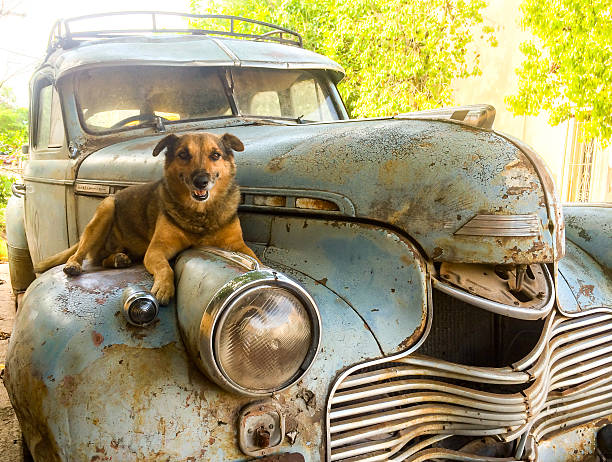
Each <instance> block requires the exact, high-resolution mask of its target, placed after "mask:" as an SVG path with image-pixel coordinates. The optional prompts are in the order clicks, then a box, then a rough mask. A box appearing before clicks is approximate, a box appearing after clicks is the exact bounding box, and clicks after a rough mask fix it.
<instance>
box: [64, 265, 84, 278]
mask: <svg viewBox="0 0 612 462" xmlns="http://www.w3.org/2000/svg"><path fill="white" fill-rule="evenodd" d="M82 272H83V267H82V266H81V265H80V264H79V263H76V262H69V263H66V266H64V273H66V274H67V275H68V276H78V275H79V274H81V273H82Z"/></svg>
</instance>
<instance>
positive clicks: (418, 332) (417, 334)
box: [397, 309, 427, 352]
mask: <svg viewBox="0 0 612 462" xmlns="http://www.w3.org/2000/svg"><path fill="white" fill-rule="evenodd" d="M426 326H427V309H425V310H423V311H422V312H421V323H420V324H419V326H418V327H417V328H416V329H415V330H414V332H412V334H410V336H408V337H406V338H405V339H404V340H402V342H401V343H400V344H399V345H398V346H397V351H398V352H399V351H405V350H407V349H408V348H410V347H411V346H412V345H414V344H415V343H416V342H418V341H419V339H420V338H421V336H422V335H423V332H425V327H426Z"/></svg>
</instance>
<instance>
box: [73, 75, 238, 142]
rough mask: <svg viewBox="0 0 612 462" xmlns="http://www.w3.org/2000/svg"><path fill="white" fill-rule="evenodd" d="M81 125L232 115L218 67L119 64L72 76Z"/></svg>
mask: <svg viewBox="0 0 612 462" xmlns="http://www.w3.org/2000/svg"><path fill="white" fill-rule="evenodd" d="M76 87H77V90H76V93H77V102H78V106H79V110H80V114H81V119H82V122H83V124H84V126H85V128H86V129H87V130H88V131H91V132H107V131H113V130H122V129H126V128H130V127H136V126H139V125H142V124H145V123H149V124H150V123H151V122H152V121H153V120H154V118H155V117H156V116H158V117H162V118H163V119H164V123H171V122H176V121H183V120H193V119H205V118H212V117H223V116H230V115H232V110H231V106H230V102H229V98H228V97H227V94H226V92H225V88H224V86H223V82H222V80H221V77H220V75H219V72H218V70H216V69H214V68H203V67H183V68H181V67H161V66H147V67H145V66H122V67H108V68H100V69H90V70H88V71H84V72H81V73H80V74H79V75H78V76H77V79H76Z"/></svg>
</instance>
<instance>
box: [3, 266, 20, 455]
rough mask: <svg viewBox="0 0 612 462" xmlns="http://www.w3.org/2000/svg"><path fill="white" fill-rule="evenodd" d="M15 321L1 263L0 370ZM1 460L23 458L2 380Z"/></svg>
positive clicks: (15, 423)
mask: <svg viewBox="0 0 612 462" xmlns="http://www.w3.org/2000/svg"><path fill="white" fill-rule="evenodd" d="M14 321H15V300H14V298H13V294H12V292H11V283H10V280H9V269H8V264H7V263H2V264H0V370H4V360H5V358H6V350H7V349H8V343H9V335H10V333H11V331H12V329H13V322H14ZM0 460H3V461H7V462H8V461H11V462H17V461H21V460H23V454H22V449H21V431H20V430H19V422H17V417H16V416H15V412H13V408H12V407H11V403H10V401H9V398H8V394H7V393H6V389H5V388H4V385H3V384H2V381H0Z"/></svg>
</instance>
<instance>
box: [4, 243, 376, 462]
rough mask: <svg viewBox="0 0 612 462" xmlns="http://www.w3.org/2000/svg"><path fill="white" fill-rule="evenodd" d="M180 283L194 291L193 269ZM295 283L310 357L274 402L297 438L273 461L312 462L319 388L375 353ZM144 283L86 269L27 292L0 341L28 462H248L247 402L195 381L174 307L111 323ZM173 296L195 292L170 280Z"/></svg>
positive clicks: (344, 311) (138, 274)
mask: <svg viewBox="0 0 612 462" xmlns="http://www.w3.org/2000/svg"><path fill="white" fill-rule="evenodd" d="M191 252H192V255H191V257H190V258H197V255H193V252H194V251H191ZM196 253H197V252H196ZM189 276H190V280H191V281H193V282H192V283H193V284H197V283H198V277H197V275H194V274H193V271H192V272H191V273H190V274H189ZM201 276H204V274H202V275H201ZM301 282H302V283H303V284H304V286H305V287H306V289H307V290H308V291H309V293H310V294H311V295H312V296H313V298H315V300H316V301H317V303H318V305H319V307H320V311H321V318H322V324H323V327H322V331H323V333H324V335H323V338H322V342H321V350H320V353H319V355H318V356H317V358H316V359H315V362H314V364H313V366H312V367H311V369H310V370H309V372H308V373H307V374H306V375H305V376H304V378H303V379H302V380H301V381H300V382H299V383H298V384H296V385H294V386H292V387H290V388H289V389H287V390H285V391H283V392H280V393H278V394H277V395H275V396H274V399H275V400H276V401H277V402H278V403H279V405H280V406H281V407H282V409H283V412H284V414H285V417H286V425H287V432H289V431H295V432H296V433H295V435H297V436H295V441H294V443H293V444H290V442H289V440H284V441H283V443H282V446H281V448H280V451H281V452H299V453H301V454H302V455H303V456H304V457H305V460H306V461H315V460H316V461H318V460H321V458H322V454H323V451H324V430H323V420H324V415H325V413H324V409H325V402H326V398H327V393H328V387H329V385H330V382H331V380H332V379H333V377H334V376H335V375H337V373H338V372H339V370H340V369H342V368H345V367H347V366H348V365H350V364H354V363H356V362H361V361H363V360H365V359H366V358H369V357H373V356H376V355H378V354H380V352H379V349H378V346H377V344H376V342H375V340H374V338H373V337H372V335H371V333H370V332H369V331H368V330H367V329H366V328H365V327H364V325H363V321H362V319H361V318H360V317H359V316H357V314H356V313H355V312H354V311H353V310H352V309H351V308H350V307H349V306H348V305H347V303H346V302H344V301H343V300H342V299H341V298H339V297H338V296H337V295H336V294H334V293H333V292H331V291H330V290H328V289H327V288H325V287H324V286H323V285H320V284H315V283H313V282H311V281H309V280H308V278H304V280H303V281H301ZM190 284H191V283H190ZM151 285H152V280H151V277H150V275H149V274H148V273H147V272H146V271H145V270H144V268H143V267H142V266H135V267H132V268H128V269H123V270H98V269H94V268H86V271H85V272H84V273H83V274H82V275H81V276H79V277H76V278H68V277H67V276H66V275H65V274H64V273H63V272H62V270H61V268H55V269H52V270H50V271H48V272H46V273H45V274H43V275H42V276H40V277H39V278H38V279H36V280H35V281H34V283H32V284H31V286H30V288H29V289H28V291H27V293H26V294H25V297H24V300H23V303H22V305H21V308H20V310H19V313H18V315H17V319H16V322H15V326H14V331H13V334H12V336H11V341H10V344H9V350H8V355H7V363H6V375H5V385H6V388H7V390H8V392H9V396H10V398H11V402H12V404H13V406H14V408H15V410H16V413H17V416H18V418H19V421H20V424H21V426H22V429H23V434H24V437H25V439H26V442H27V444H28V447H29V448H30V450H31V452H32V454H33V455H34V458H35V460H37V461H73V460H96V457H98V458H100V459H103V458H108V459H109V460H147V461H158V460H159V461H161V460H164V461H166V460H189V458H193V460H207V461H226V460H247V459H249V457H248V456H246V455H244V454H242V453H241V451H240V450H239V448H238V442H237V436H236V435H237V432H238V429H237V419H238V415H239V412H240V410H241V409H242V408H243V406H244V405H246V404H247V403H251V402H253V398H249V397H247V396H241V395H238V394H232V393H228V392H226V391H224V390H222V389H221V388H219V387H218V386H217V385H215V384H214V383H212V382H211V381H210V380H209V379H207V378H206V377H205V376H204V374H202V373H201V372H200V371H199V369H198V368H197V367H196V365H195V364H194V362H193V361H192V360H191V358H190V356H189V353H188V352H187V351H186V349H185V346H184V344H183V341H182V339H181V335H180V331H179V327H178V322H177V310H180V309H181V307H180V306H178V307H177V306H176V305H175V304H173V303H171V304H170V305H168V306H166V307H162V308H161V310H160V316H159V320H158V321H157V322H155V323H154V324H153V325H152V326H150V327H148V328H137V327H133V326H131V325H129V324H128V323H127V322H126V320H125V319H124V317H123V316H122V314H121V303H122V301H121V297H122V293H123V290H124V289H125V288H126V287H128V286H135V287H139V288H144V289H150V287H151ZM177 287H181V290H195V287H189V284H185V283H181V280H180V278H179V280H178V281H177ZM179 299H180V294H179ZM352 342H355V343H354V344H355V345H359V347H358V348H355V347H353V346H351V343H352ZM292 434H293V433H292Z"/></svg>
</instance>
